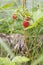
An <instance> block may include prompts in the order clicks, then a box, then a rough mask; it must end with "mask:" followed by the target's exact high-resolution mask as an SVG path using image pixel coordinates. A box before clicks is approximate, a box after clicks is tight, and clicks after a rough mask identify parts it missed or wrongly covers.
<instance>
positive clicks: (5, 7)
mask: <svg viewBox="0 0 43 65" xmlns="http://www.w3.org/2000/svg"><path fill="white" fill-rule="evenodd" d="M13 5H14V2H10V3H8V4H5V5H3V6H1V7H0V10H2V9H3V8H4V9H7V8H9V7H12V6H13Z"/></svg>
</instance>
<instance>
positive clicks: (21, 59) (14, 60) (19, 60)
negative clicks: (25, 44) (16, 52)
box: [12, 56, 30, 63]
mask: <svg viewBox="0 0 43 65" xmlns="http://www.w3.org/2000/svg"><path fill="white" fill-rule="evenodd" d="M27 61H30V59H29V58H27V57H24V56H16V57H15V58H14V59H13V60H12V62H18V63H23V62H27Z"/></svg>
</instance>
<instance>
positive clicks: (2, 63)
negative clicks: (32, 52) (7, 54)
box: [0, 57, 15, 65]
mask: <svg viewBox="0 0 43 65" xmlns="http://www.w3.org/2000/svg"><path fill="white" fill-rule="evenodd" d="M0 65H15V62H12V61H10V60H9V58H2V57H0Z"/></svg>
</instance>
